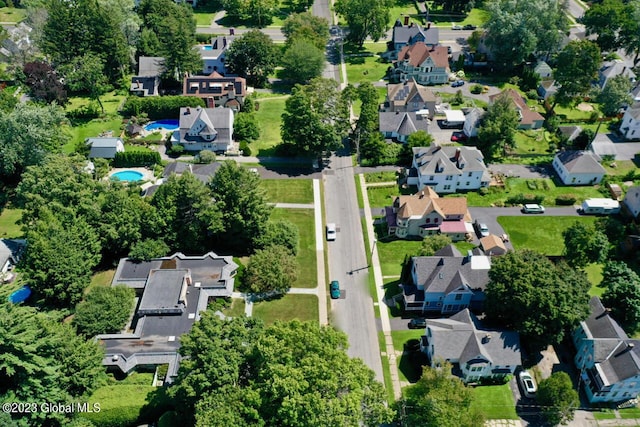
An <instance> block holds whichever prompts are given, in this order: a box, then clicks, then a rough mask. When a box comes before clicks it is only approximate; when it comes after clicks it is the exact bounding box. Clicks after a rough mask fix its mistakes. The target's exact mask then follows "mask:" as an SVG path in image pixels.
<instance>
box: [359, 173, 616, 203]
mask: <svg viewBox="0 0 640 427" xmlns="http://www.w3.org/2000/svg"><path fill="white" fill-rule="evenodd" d="M521 193H522V194H536V195H542V196H544V200H543V201H542V204H543V205H545V206H555V204H556V197H557V196H559V195H561V194H574V195H575V196H576V198H577V201H576V203H577V204H579V203H581V202H582V201H584V200H586V199H589V198H592V197H603V196H602V193H601V192H600V191H598V188H596V187H595V186H583V187H571V186H564V185H560V186H558V185H557V184H556V183H555V182H554V180H553V179H550V178H544V179H524V178H507V182H506V185H505V187H504V188H498V187H490V188H489V193H488V194H485V195H482V194H480V193H479V192H478V191H469V192H467V193H465V194H452V195H445V196H444V197H460V196H461V195H462V196H465V197H466V198H467V204H468V205H469V206H502V205H504V204H506V202H507V199H508V198H509V197H513V196H515V195H517V194H521ZM372 206H374V205H372Z"/></svg>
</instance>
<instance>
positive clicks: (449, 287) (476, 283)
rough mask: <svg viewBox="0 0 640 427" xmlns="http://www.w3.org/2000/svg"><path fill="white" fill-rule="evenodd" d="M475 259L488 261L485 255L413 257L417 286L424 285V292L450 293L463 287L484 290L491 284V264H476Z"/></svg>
mask: <svg viewBox="0 0 640 427" xmlns="http://www.w3.org/2000/svg"><path fill="white" fill-rule="evenodd" d="M473 258H484V259H488V257H486V256H485V255H472V256H464V257H462V256H436V255H434V256H423V257H413V258H411V262H412V264H413V267H414V269H415V277H416V280H417V283H415V285H416V286H418V285H422V286H423V287H424V292H442V293H449V292H451V291H453V290H455V289H457V288H459V287H461V286H463V285H466V286H468V288H469V289H471V290H484V289H485V288H486V286H487V283H489V268H490V263H489V262H488V261H487V262H485V263H474V262H472V260H473Z"/></svg>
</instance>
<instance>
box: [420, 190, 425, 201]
mask: <svg viewBox="0 0 640 427" xmlns="http://www.w3.org/2000/svg"><path fill="white" fill-rule="evenodd" d="M423 197H424V190H422V191H421V192H420V197H419V198H420V199H422V198H423Z"/></svg>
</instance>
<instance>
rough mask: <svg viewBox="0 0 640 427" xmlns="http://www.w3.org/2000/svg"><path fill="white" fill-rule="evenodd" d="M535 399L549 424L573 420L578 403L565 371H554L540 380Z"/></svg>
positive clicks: (578, 400)
mask: <svg viewBox="0 0 640 427" xmlns="http://www.w3.org/2000/svg"><path fill="white" fill-rule="evenodd" d="M536 400H537V401H538V404H539V405H540V406H542V413H543V415H544V416H545V418H546V419H547V421H548V422H549V423H550V424H551V425H558V424H566V423H567V422H569V421H571V420H573V414H574V412H575V410H576V409H578V405H580V399H579V397H578V392H577V391H576V390H575V389H574V388H573V383H572V382H571V378H569V375H568V374H567V373H566V372H555V373H553V374H551V376H550V377H549V378H547V379H544V380H542V381H540V384H539V385H538V391H537V394H536Z"/></svg>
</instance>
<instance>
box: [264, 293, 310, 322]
mask: <svg viewBox="0 0 640 427" xmlns="http://www.w3.org/2000/svg"><path fill="white" fill-rule="evenodd" d="M253 317H255V318H257V319H261V320H263V321H264V322H265V323H266V324H272V323H273V322H275V321H276V320H282V321H287V320H293V319H298V320H300V321H303V322H304V321H314V322H317V321H318V297H316V296H315V295H294V294H287V295H285V296H283V297H282V298H279V299H274V300H271V301H261V302H257V303H255V304H254V305H253Z"/></svg>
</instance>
